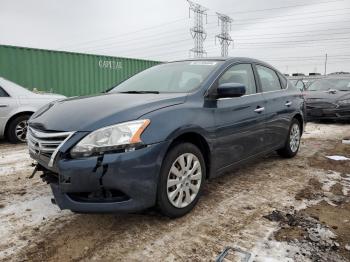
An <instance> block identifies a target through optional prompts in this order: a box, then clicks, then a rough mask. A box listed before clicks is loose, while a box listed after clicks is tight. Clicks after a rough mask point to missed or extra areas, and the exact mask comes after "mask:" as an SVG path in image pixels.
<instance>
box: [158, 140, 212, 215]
mask: <svg viewBox="0 0 350 262" xmlns="http://www.w3.org/2000/svg"><path fill="white" fill-rule="evenodd" d="M185 153H192V154H194V155H195V156H196V157H197V158H198V160H199V162H200V164H201V169H202V179H201V185H200V187H199V190H198V194H197V196H196V198H195V199H194V200H193V201H192V203H191V204H189V205H188V206H186V207H184V208H177V207H174V206H173V205H172V204H171V203H170V201H169V199H168V195H167V179H168V174H169V170H170V168H171V166H172V164H173V163H174V161H175V160H176V159H177V158H178V157H179V156H180V155H182V154H185ZM205 178H206V168H205V162H204V157H203V155H202V153H201V151H200V150H199V148H198V147H196V146H195V145H193V144H191V143H180V144H177V145H175V146H174V147H172V148H171V149H170V150H169V152H168V153H167V155H166V156H165V158H164V160H163V164H162V168H161V172H160V175H159V181H158V190H157V205H158V208H160V210H161V212H162V213H163V214H164V215H166V216H168V217H171V218H176V217H181V216H183V215H185V214H187V213H188V212H190V211H191V210H192V209H193V207H194V206H195V205H196V204H197V202H198V200H199V198H200V195H201V192H202V189H203V185H204V182H205Z"/></svg>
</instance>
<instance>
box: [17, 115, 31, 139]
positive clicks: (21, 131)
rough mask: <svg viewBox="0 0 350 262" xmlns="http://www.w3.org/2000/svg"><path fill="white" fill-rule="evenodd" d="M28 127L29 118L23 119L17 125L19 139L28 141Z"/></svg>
mask: <svg viewBox="0 0 350 262" xmlns="http://www.w3.org/2000/svg"><path fill="white" fill-rule="evenodd" d="M27 128H28V121H27V120H23V121H21V122H19V123H18V124H17V125H16V129H15V133H16V137H17V138H18V140H19V141H21V142H26V139H27Z"/></svg>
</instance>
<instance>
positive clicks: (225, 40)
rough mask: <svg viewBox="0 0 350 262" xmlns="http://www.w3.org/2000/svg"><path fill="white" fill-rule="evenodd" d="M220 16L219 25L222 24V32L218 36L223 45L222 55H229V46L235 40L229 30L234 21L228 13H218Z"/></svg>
mask: <svg viewBox="0 0 350 262" xmlns="http://www.w3.org/2000/svg"><path fill="white" fill-rule="evenodd" d="M216 14H217V16H218V25H219V26H220V25H221V33H220V34H219V35H216V37H215V40H216V38H218V39H219V41H220V45H221V56H222V57H227V56H228V47H229V46H230V44H231V42H232V41H233V40H232V38H231V36H230V34H229V31H231V23H232V21H233V19H232V18H230V17H229V16H227V15H223V14H220V13H216Z"/></svg>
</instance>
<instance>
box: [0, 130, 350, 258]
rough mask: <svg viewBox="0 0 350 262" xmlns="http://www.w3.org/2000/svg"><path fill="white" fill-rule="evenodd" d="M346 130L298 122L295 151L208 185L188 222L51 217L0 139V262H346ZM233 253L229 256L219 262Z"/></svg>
mask: <svg viewBox="0 0 350 262" xmlns="http://www.w3.org/2000/svg"><path fill="white" fill-rule="evenodd" d="M349 136H350V125H346V124H314V123H309V124H308V125H307V129H306V133H305V135H304V137H303V139H302V145H301V149H300V152H299V154H298V155H297V157H295V158H294V159H282V158H280V157H278V156H277V155H275V154H271V155H270V156H267V157H265V158H262V159H259V160H256V161H255V162H254V163H251V164H250V165H247V166H245V167H242V168H240V169H239V170H235V171H232V172H231V174H227V175H224V176H222V177H220V178H217V179H214V180H211V181H209V182H208V183H207V184H206V186H205V190H204V194H203V196H202V198H201V200H200V201H199V203H198V205H197V207H196V208H195V209H194V210H193V212H191V213H190V214H189V215H187V216H185V217H182V218H179V219H176V220H170V219H167V218H165V217H162V216H160V215H159V214H158V213H156V212H154V211H152V210H150V211H146V212H144V213H142V214H129V215H82V214H73V213H71V212H70V211H66V210H65V211H61V210H59V209H58V208H57V206H55V205H52V204H51V202H50V198H51V197H52V196H51V192H50V190H49V187H48V185H46V184H44V183H43V182H42V181H41V180H40V178H39V176H36V177H34V178H33V179H28V177H29V176H30V174H31V172H32V169H33V168H32V167H31V160H30V159H29V157H28V154H27V149H26V147H25V146H23V145H16V146H13V145H9V144H6V143H5V142H0V185H1V188H0V235H1V236H2V237H1V238H0V260H1V261H26V260H27V261H58V260H60V261H82V260H83V261H94V260H95V261H213V260H215V258H216V257H217V255H218V254H220V252H221V251H222V250H223V249H224V248H225V247H226V246H231V247H235V248H239V249H241V250H243V251H246V252H248V253H249V254H250V255H251V260H250V261H350V203H349V202H350V197H349V194H350V161H349V160H344V161H335V160H331V159H327V158H326V156H329V155H341V156H346V157H350V145H345V144H342V143H341V140H342V139H343V138H344V137H349ZM242 256H243V254H242V253H240V252H238V251H236V252H235V251H231V252H229V254H228V256H227V258H228V259H227V261H237V260H238V259H239V258H241V257H242Z"/></svg>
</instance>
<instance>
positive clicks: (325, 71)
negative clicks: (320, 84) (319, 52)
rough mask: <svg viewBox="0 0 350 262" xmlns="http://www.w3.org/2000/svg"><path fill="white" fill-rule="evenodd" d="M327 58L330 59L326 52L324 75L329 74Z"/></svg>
mask: <svg viewBox="0 0 350 262" xmlns="http://www.w3.org/2000/svg"><path fill="white" fill-rule="evenodd" d="M327 60H328V54H326V59H325V61H324V75H327Z"/></svg>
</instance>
